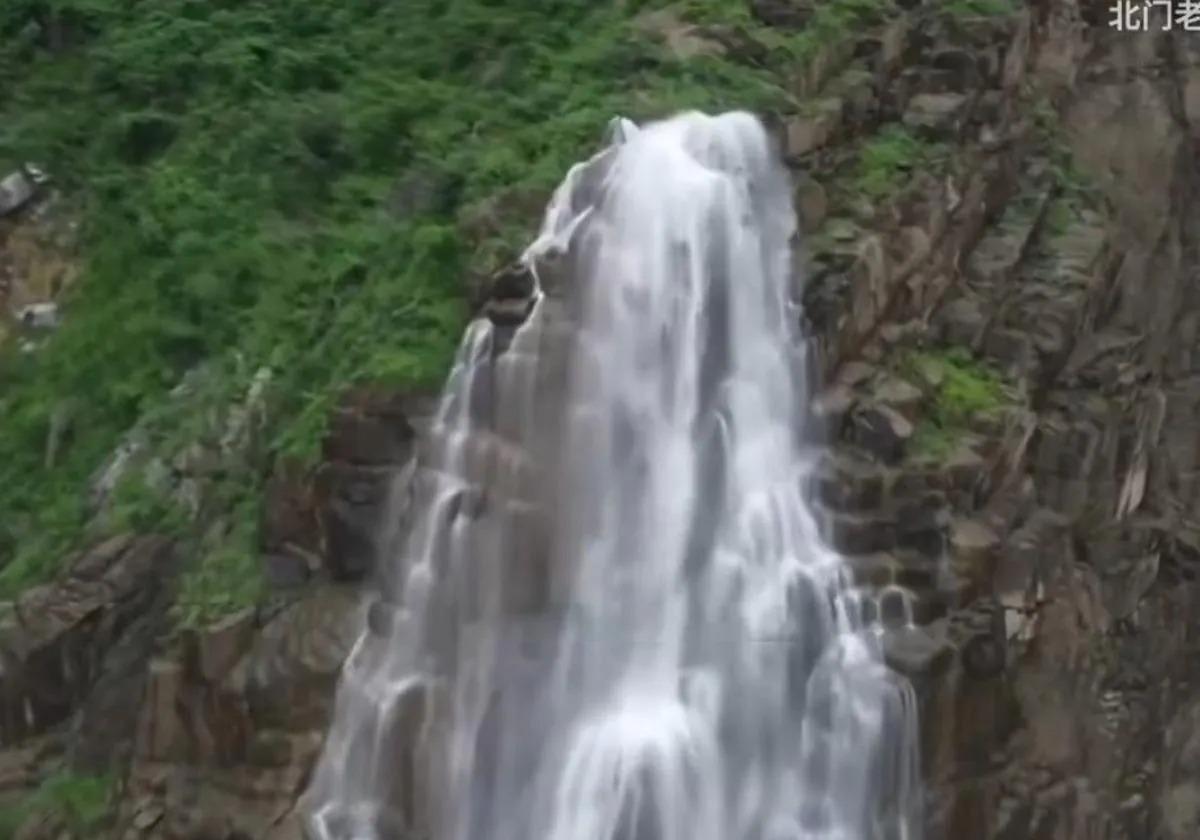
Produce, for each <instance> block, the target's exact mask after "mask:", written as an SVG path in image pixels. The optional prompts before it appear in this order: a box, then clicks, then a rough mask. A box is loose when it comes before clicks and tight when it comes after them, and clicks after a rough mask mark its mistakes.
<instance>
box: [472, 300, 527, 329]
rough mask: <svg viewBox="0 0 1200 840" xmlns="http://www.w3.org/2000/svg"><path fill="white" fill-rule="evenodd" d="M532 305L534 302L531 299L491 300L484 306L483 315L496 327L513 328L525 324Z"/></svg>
mask: <svg viewBox="0 0 1200 840" xmlns="http://www.w3.org/2000/svg"><path fill="white" fill-rule="evenodd" d="M533 304H534V301H533V300H532V299H528V300H522V299H518V298H509V299H506V300H496V299H492V300H489V301H488V302H487V303H486V304H484V307H483V314H484V315H486V316H487V318H488V320H490V321H491V322H492V323H493V324H496V325H497V326H501V327H515V326H519V325H521V324H523V323H525V319H526V318H528V317H529V313H530V312H532V311H533Z"/></svg>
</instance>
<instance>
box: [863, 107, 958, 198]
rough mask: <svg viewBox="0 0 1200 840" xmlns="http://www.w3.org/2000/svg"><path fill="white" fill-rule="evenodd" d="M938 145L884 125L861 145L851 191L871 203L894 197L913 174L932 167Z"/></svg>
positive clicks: (939, 154)
mask: <svg viewBox="0 0 1200 840" xmlns="http://www.w3.org/2000/svg"><path fill="white" fill-rule="evenodd" d="M944 153H945V149H944V148H943V147H942V145H941V144H938V143H930V142H928V141H925V140H922V139H921V138H920V137H918V136H917V135H916V134H914V133H913V132H911V131H909V130H908V129H907V128H905V127H904V126H901V125H894V124H893V125H888V126H885V127H884V128H883V129H882V130H880V131H879V132H878V133H877V134H875V135H873V136H872V137H871V138H870V139H868V140H867V142H866V143H865V144H864V145H863V148H862V151H861V153H860V155H859V160H858V168H857V171H856V173H855V175H854V179H853V185H852V188H853V189H854V191H855V192H857V193H859V194H861V195H864V196H866V197H868V198H871V199H880V198H883V197H884V196H887V195H890V194H892V193H894V192H895V191H896V190H897V189H898V188H899V186H900V185H901V184H902V183H903V182H904V181H905V180H906V178H907V177H908V175H909V173H911V172H913V171H914V170H917V169H921V168H927V167H930V166H933V165H935V164H936V163H937V162H938V161H939V160H940V159H941V158H942V157H943V156H944Z"/></svg>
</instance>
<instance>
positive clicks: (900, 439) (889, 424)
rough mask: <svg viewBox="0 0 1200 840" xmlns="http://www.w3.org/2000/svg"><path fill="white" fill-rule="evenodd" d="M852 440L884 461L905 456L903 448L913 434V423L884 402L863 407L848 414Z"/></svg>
mask: <svg viewBox="0 0 1200 840" xmlns="http://www.w3.org/2000/svg"><path fill="white" fill-rule="evenodd" d="M850 429H851V436H852V439H853V441H854V443H856V444H858V445H859V446H860V447H862V448H863V449H865V450H866V451H867V452H870V453H871V454H872V455H874V456H875V457H876V458H878V459H879V460H880V461H882V462H884V463H886V464H894V463H896V462H898V461H899V460H900V459H901V458H903V457H904V451H905V447H906V446H907V445H908V442H909V440H911V439H912V436H913V425H912V423H910V422H909V421H908V420H906V419H905V417H904V415H902V414H900V413H899V412H898V411H896V410H895V409H893V408H889V407H888V406H886V405H869V406H863V407H860V408H858V409H856V410H855V411H853V412H852V413H851V415H850Z"/></svg>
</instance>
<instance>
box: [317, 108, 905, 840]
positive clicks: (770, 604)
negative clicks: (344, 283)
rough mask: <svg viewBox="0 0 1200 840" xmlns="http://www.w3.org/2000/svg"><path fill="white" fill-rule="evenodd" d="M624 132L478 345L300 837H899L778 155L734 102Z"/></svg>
mask: <svg viewBox="0 0 1200 840" xmlns="http://www.w3.org/2000/svg"><path fill="white" fill-rule="evenodd" d="M612 133H613V139H612V144H611V145H610V146H609V148H607V149H606V150H604V151H603V152H601V153H600V154H598V155H597V156H596V157H594V158H592V159H591V160H589V161H587V162H586V163H583V164H580V165H578V166H576V167H575V168H574V169H572V171H571V173H570V174H569V175H568V177H567V179H566V181H565V182H564V183H563V185H562V186H561V187H560V188H559V190H558V191H557V193H556V194H555V196H554V199H553V200H552V202H551V205H550V207H549V209H548V210H547V214H546V219H545V223H544V226H543V229H542V232H541V235H540V236H539V237H538V239H537V240H536V241H535V242H534V244H533V245H532V246H531V247H530V248H529V250H528V251H527V252H526V254H525V257H524V260H523V262H524V264H525V265H526V266H527V267H528V269H529V271H530V272H531V273H532V274H533V275H535V276H536V277H538V278H539V279H540V281H541V282H540V285H541V287H542V289H543V291H541V292H539V293H538V294H537V297H536V303H535V304H534V306H533V310H532V312H531V314H530V315H529V317H528V318H527V319H526V320H525V322H524V323H523V324H522V325H521V326H520V327H519V328H518V329H517V330H516V331H515V335H510V334H509V333H511V329H506V328H503V327H497V326H495V325H493V324H492V323H491V322H490V321H488V320H486V319H480V320H478V321H476V322H474V323H473V324H472V326H471V328H470V329H469V330H468V332H467V335H466V337H465V339H464V341H463V344H462V347H461V349H460V351H459V356H458V360H457V363H456V365H455V367H454V370H453V372H452V374H451V376H450V380H449V382H448V384H447V386H446V390H445V394H444V397H443V402H442V405H441V408H440V411H439V413H438V415H437V417H436V418H435V420H434V422H433V424H432V428H431V429H430V430H429V434H428V435H427V438H428V448H427V451H425V452H423V453H422V455H421V457H420V458H419V459H418V463H417V466H416V470H415V474H414V476H413V478H412V480H411V482H409V483H408V485H407V490H406V491H405V493H407V499H408V505H407V513H406V514H404V515H405V517H406V530H407V534H408V536H407V538H406V540H405V543H404V547H403V549H402V550H401V551H399V552H398V553H397V559H396V564H395V568H394V570H393V575H392V579H393V580H394V586H391V587H386V586H385V589H386V590H388V591H385V593H384V600H383V601H382V602H380V604H377V605H375V607H374V608H373V609H372V615H373V620H372V621H371V622H370V625H371V626H370V627H369V628H368V630H367V631H366V632H364V634H363V636H362V638H361V639H360V641H359V643H358V645H357V646H356V648H355V650H354V652H353V653H352V655H351V657H350V659H349V661H348V662H347V665H346V668H345V671H344V674H343V678H342V683H341V687H340V689H339V695H338V702H337V710H336V715H335V720H334V723H333V726H332V728H331V731H330V733H329V737H328V740H327V744H326V748H325V752H324V754H323V756H322V759H321V761H320V763H319V765H318V767H317V770H316V772H315V775H314V778H313V782H312V786H311V788H310V790H309V793H308V796H307V803H306V807H307V809H308V813H309V814H310V820H309V825H308V829H309V831H310V833H311V834H312V835H313V836H314V837H316V838H320V840H333V838H337V839H338V840H349V838H362V839H363V840H384V838H388V839H389V840H390V839H391V838H401V837H430V838H433V840H790V839H791V838H808V839H809V840H913V838H916V837H917V836H918V835H919V833H920V832H919V826H920V790H919V771H918V768H917V748H916V734H915V726H916V724H915V710H914V702H913V699H912V691H911V689H910V688H909V687H908V685H907V683H906V682H905V681H904V680H902V679H900V678H898V677H896V676H895V675H894V674H893V673H892V672H890V671H889V670H888V669H887V668H886V667H885V666H884V664H883V662H882V656H881V653H880V649H881V643H880V638H881V631H880V629H879V627H878V625H877V623H876V621H875V619H874V615H875V613H877V612H878V611H877V610H875V609H874V606H873V601H872V599H871V597H870V596H864V595H861V594H858V593H856V592H855V591H854V590H853V589H852V588H851V586H850V582H849V577H848V575H847V573H846V571H845V569H844V567H843V564H842V562H841V560H840V558H839V557H838V556H837V555H836V554H834V553H833V552H832V551H830V550H829V549H828V548H827V547H825V545H824V544H823V542H822V540H821V539H820V536H819V534H818V528H817V525H816V523H815V521H814V518H813V516H812V514H811V513H810V510H809V507H808V506H807V504H806V491H805V485H806V478H805V476H806V468H805V458H804V455H803V453H804V449H803V447H802V446H801V441H802V434H803V425H804V417H805V415H806V402H805V401H806V397H807V395H808V394H807V388H806V383H805V369H806V365H805V361H804V355H803V346H802V344H801V342H800V341H799V336H798V335H797V330H796V327H795V325H796V324H797V322H798V313H797V312H796V311H795V307H794V304H792V303H791V302H790V299H789V289H790V288H791V282H790V281H791V272H792V261H791V258H790V254H791V240H792V237H793V236H794V234H795V218H794V213H793V210H792V207H791V200H790V185H789V180H788V177H787V173H786V171H785V170H784V169H783V168H782V166H781V165H779V163H778V162H777V158H776V156H775V154H774V150H773V149H772V148H771V145H770V143H769V142H768V138H767V135H766V133H765V132H764V130H763V129H762V127H761V126H760V124H759V123H758V122H757V121H756V120H755V119H754V118H753V117H751V116H749V115H747V114H742V113H731V114H725V115H722V116H719V117H709V116H705V115H702V114H696V113H691V114H684V115H680V116H677V117H675V118H673V119H670V120H667V121H664V122H659V123H654V124H650V125H648V126H646V127H644V128H640V129H639V128H637V127H636V126H634V125H633V124H632V123H628V122H626V121H619V122H617V123H616V124H615V125H614V130H613V132H612ZM398 507H400V505H398ZM398 515H400V514H399V513H398Z"/></svg>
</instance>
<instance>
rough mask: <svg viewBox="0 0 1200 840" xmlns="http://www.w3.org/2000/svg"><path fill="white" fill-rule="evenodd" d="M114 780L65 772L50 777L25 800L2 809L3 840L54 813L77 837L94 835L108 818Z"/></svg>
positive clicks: (1, 833)
mask: <svg viewBox="0 0 1200 840" xmlns="http://www.w3.org/2000/svg"><path fill="white" fill-rule="evenodd" d="M111 791H112V779H110V778H108V777H107V776H81V775H77V774H75V773H71V772H68V771H63V772H60V773H57V774H55V775H53V776H50V777H49V778H47V779H46V780H45V781H43V782H42V784H41V785H40V786H39V787H38V789H37V790H36V791H34V792H33V793H31V794H29V795H28V796H27V797H25V798H24V799H21V800H19V801H17V802H15V803H12V804H10V805H6V806H0V840H10V838H12V837H15V836H16V833H17V830H18V829H19V828H20V827H21V824H22V823H23V822H25V820H27V819H29V818H30V817H31V816H33V815H35V814H41V813H45V814H54V815H57V816H58V817H60V818H61V819H62V820H63V822H65V823H66V825H67V826H68V827H69V828H70V829H71V830H72V831H73V832H74V834H75V835H76V836H79V837H87V836H93V835H94V834H95V832H96V830H97V829H98V828H99V827H100V824H101V823H102V822H103V821H104V818H105V817H106V816H107V815H108V811H109V804H110V794H111Z"/></svg>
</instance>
